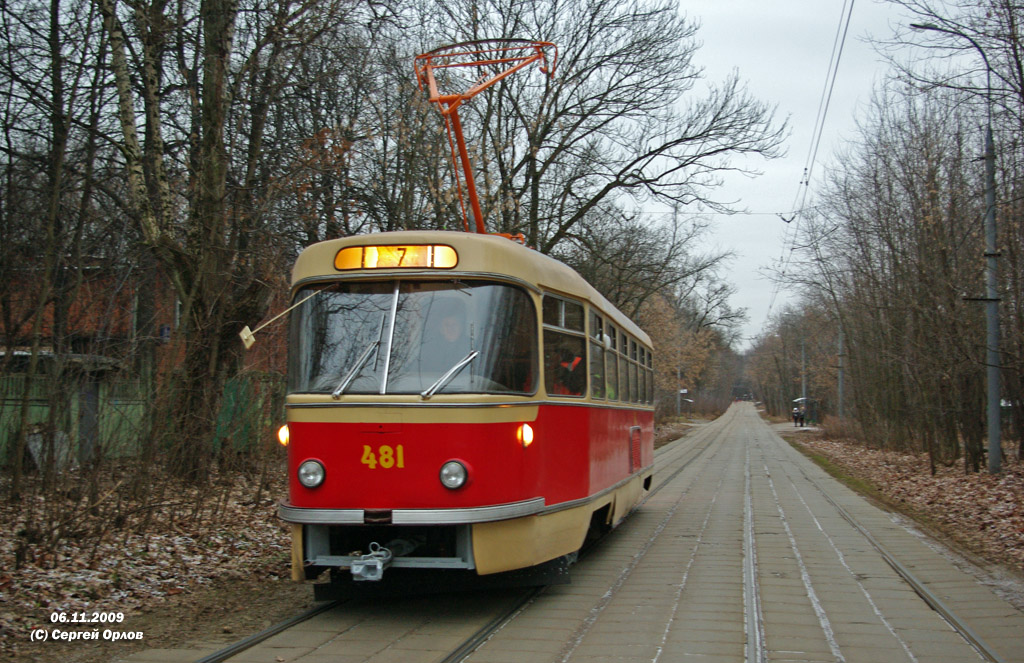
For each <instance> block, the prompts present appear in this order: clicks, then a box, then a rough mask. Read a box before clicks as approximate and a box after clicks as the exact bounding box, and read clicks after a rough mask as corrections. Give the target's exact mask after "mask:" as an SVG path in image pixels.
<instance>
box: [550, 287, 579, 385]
mask: <svg viewBox="0 0 1024 663" xmlns="http://www.w3.org/2000/svg"><path fill="white" fill-rule="evenodd" d="M542 312H543V320H544V386H545V388H546V389H547V392H548V394H553V395H558V396H583V395H584V394H585V393H586V391H587V368H588V366H587V354H586V353H587V338H586V336H585V335H584V330H583V320H584V318H583V305H582V304H580V303H579V302H574V301H571V300H568V299H562V298H561V297H558V296H555V295H544V301H543V304H542Z"/></svg>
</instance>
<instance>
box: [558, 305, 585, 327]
mask: <svg viewBox="0 0 1024 663" xmlns="http://www.w3.org/2000/svg"><path fill="white" fill-rule="evenodd" d="M562 306H563V307H564V309H565V315H564V321H563V323H562V326H563V327H565V328H566V329H571V330H573V331H578V332H581V331H583V305H582V304H578V303H576V302H565V301H563V302H562Z"/></svg>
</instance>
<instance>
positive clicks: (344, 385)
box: [331, 340, 380, 400]
mask: <svg viewBox="0 0 1024 663" xmlns="http://www.w3.org/2000/svg"><path fill="white" fill-rule="evenodd" d="M379 347H380V341H379V340H377V341H373V342H372V343H370V344H369V345H368V346H366V349H365V350H363V354H361V355H359V359H357V360H356V365H355V366H353V367H352V370H350V371H349V372H348V373H346V374H345V379H344V380H342V381H341V384H339V385H338V388H337V389H335V390H334V391H332V392H331V398H333V399H335V400H337V399H339V398H341V395H342V394H344V393H345V390H346V389H348V387H349V385H351V384H352V381H353V380H355V379H356V376H357V375H359V371H361V370H363V366H365V365H366V361H367V360H368V359H369V358H370V353H372V352H373V351H374V350H376V349H377V348H379Z"/></svg>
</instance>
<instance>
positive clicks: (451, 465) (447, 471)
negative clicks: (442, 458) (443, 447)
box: [441, 460, 466, 490]
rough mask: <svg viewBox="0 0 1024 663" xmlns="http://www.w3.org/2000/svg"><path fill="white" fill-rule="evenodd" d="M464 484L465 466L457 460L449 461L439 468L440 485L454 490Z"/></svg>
mask: <svg viewBox="0 0 1024 663" xmlns="http://www.w3.org/2000/svg"><path fill="white" fill-rule="evenodd" d="M465 483H466V466H465V465H463V464H462V463H460V462H459V461H457V460H450V461H448V462H447V463H445V464H444V465H442V466H441V485H442V486H444V487H445V488H449V489H451V490H455V489H456V488H461V487H462V486H463V484H465Z"/></svg>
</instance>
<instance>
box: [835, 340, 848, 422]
mask: <svg viewBox="0 0 1024 663" xmlns="http://www.w3.org/2000/svg"><path fill="white" fill-rule="evenodd" d="M837 356H838V357H839V384H838V392H839V407H838V414H839V421H840V423H841V422H842V421H843V414H844V413H843V372H844V371H845V369H846V363H845V358H846V352H845V351H844V350H843V326H842V325H839V353H838V355H837Z"/></svg>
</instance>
